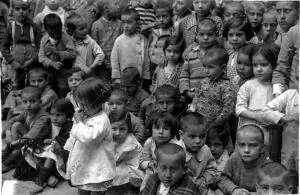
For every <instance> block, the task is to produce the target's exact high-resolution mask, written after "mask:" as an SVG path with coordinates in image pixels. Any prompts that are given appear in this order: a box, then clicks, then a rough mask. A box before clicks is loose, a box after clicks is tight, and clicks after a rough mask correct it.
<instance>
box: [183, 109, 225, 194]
mask: <svg viewBox="0 0 300 195" xmlns="http://www.w3.org/2000/svg"><path fill="white" fill-rule="evenodd" d="M180 127H181V130H180V135H181V138H182V140H183V142H184V145H185V149H186V165H187V171H188V174H189V175H191V177H192V178H193V181H194V182H195V183H196V185H197V187H198V189H199V190H200V192H201V194H206V192H207V190H208V185H210V184H214V183H216V182H217V181H218V180H219V177H220V172H219V171H218V170H217V166H216V161H215V159H214V157H213V155H212V153H211V151H210V149H209V147H208V146H207V145H205V142H206V137H207V127H208V123H207V120H206V119H205V118H204V117H203V116H202V115H200V114H199V113H195V112H188V113H186V114H184V115H183V116H182V117H181V118H180Z"/></svg>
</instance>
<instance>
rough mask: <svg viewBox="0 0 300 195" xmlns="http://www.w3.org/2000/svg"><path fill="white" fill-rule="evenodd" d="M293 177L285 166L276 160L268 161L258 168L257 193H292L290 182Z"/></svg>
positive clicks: (259, 194)
mask: <svg viewBox="0 0 300 195" xmlns="http://www.w3.org/2000/svg"><path fill="white" fill-rule="evenodd" d="M292 180H293V179H292V178H291V177H290V173H289V171H288V169H287V168H285V167H284V166H283V165H282V164H280V163H276V162H269V163H266V164H264V165H262V166H261V167H260V168H259V169H258V174H257V185H256V193H257V195H265V194H294V193H293V192H292V188H291V184H292V183H293V181H292Z"/></svg>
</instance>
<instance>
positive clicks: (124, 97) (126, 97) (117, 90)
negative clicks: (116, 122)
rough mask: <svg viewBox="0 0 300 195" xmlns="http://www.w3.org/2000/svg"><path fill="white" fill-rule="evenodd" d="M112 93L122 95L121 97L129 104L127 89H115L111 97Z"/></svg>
mask: <svg viewBox="0 0 300 195" xmlns="http://www.w3.org/2000/svg"><path fill="white" fill-rule="evenodd" d="M112 95H117V96H120V98H121V99H122V101H124V102H125V104H127V102H128V94H127V93H126V91H124V90H122V89H114V90H112V92H111V93H110V96H109V97H111V96H112Z"/></svg>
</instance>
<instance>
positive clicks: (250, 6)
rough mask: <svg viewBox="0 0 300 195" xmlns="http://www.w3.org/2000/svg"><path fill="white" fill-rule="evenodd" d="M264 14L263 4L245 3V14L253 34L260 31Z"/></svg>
mask: <svg viewBox="0 0 300 195" xmlns="http://www.w3.org/2000/svg"><path fill="white" fill-rule="evenodd" d="M264 12H265V5H264V3H263V2H247V4H246V14H247V18H248V21H249V22H250V24H251V27H252V29H253V31H254V33H255V34H257V33H258V32H259V31H260V30H261V27H262V21H263V14H264Z"/></svg>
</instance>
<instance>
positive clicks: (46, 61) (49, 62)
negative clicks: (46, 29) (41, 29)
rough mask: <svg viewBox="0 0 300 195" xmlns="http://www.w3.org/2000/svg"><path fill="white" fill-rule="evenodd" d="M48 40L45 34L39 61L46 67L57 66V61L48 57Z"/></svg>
mask: <svg viewBox="0 0 300 195" xmlns="http://www.w3.org/2000/svg"><path fill="white" fill-rule="evenodd" d="M46 42H47V36H44V37H43V38H42V40H41V45H40V50H39V54H38V55H39V62H40V63H41V64H43V65H44V66H45V67H50V66H53V67H55V62H54V61H52V60H51V59H50V58H48V57H47V55H46V51H45V47H46Z"/></svg>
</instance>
